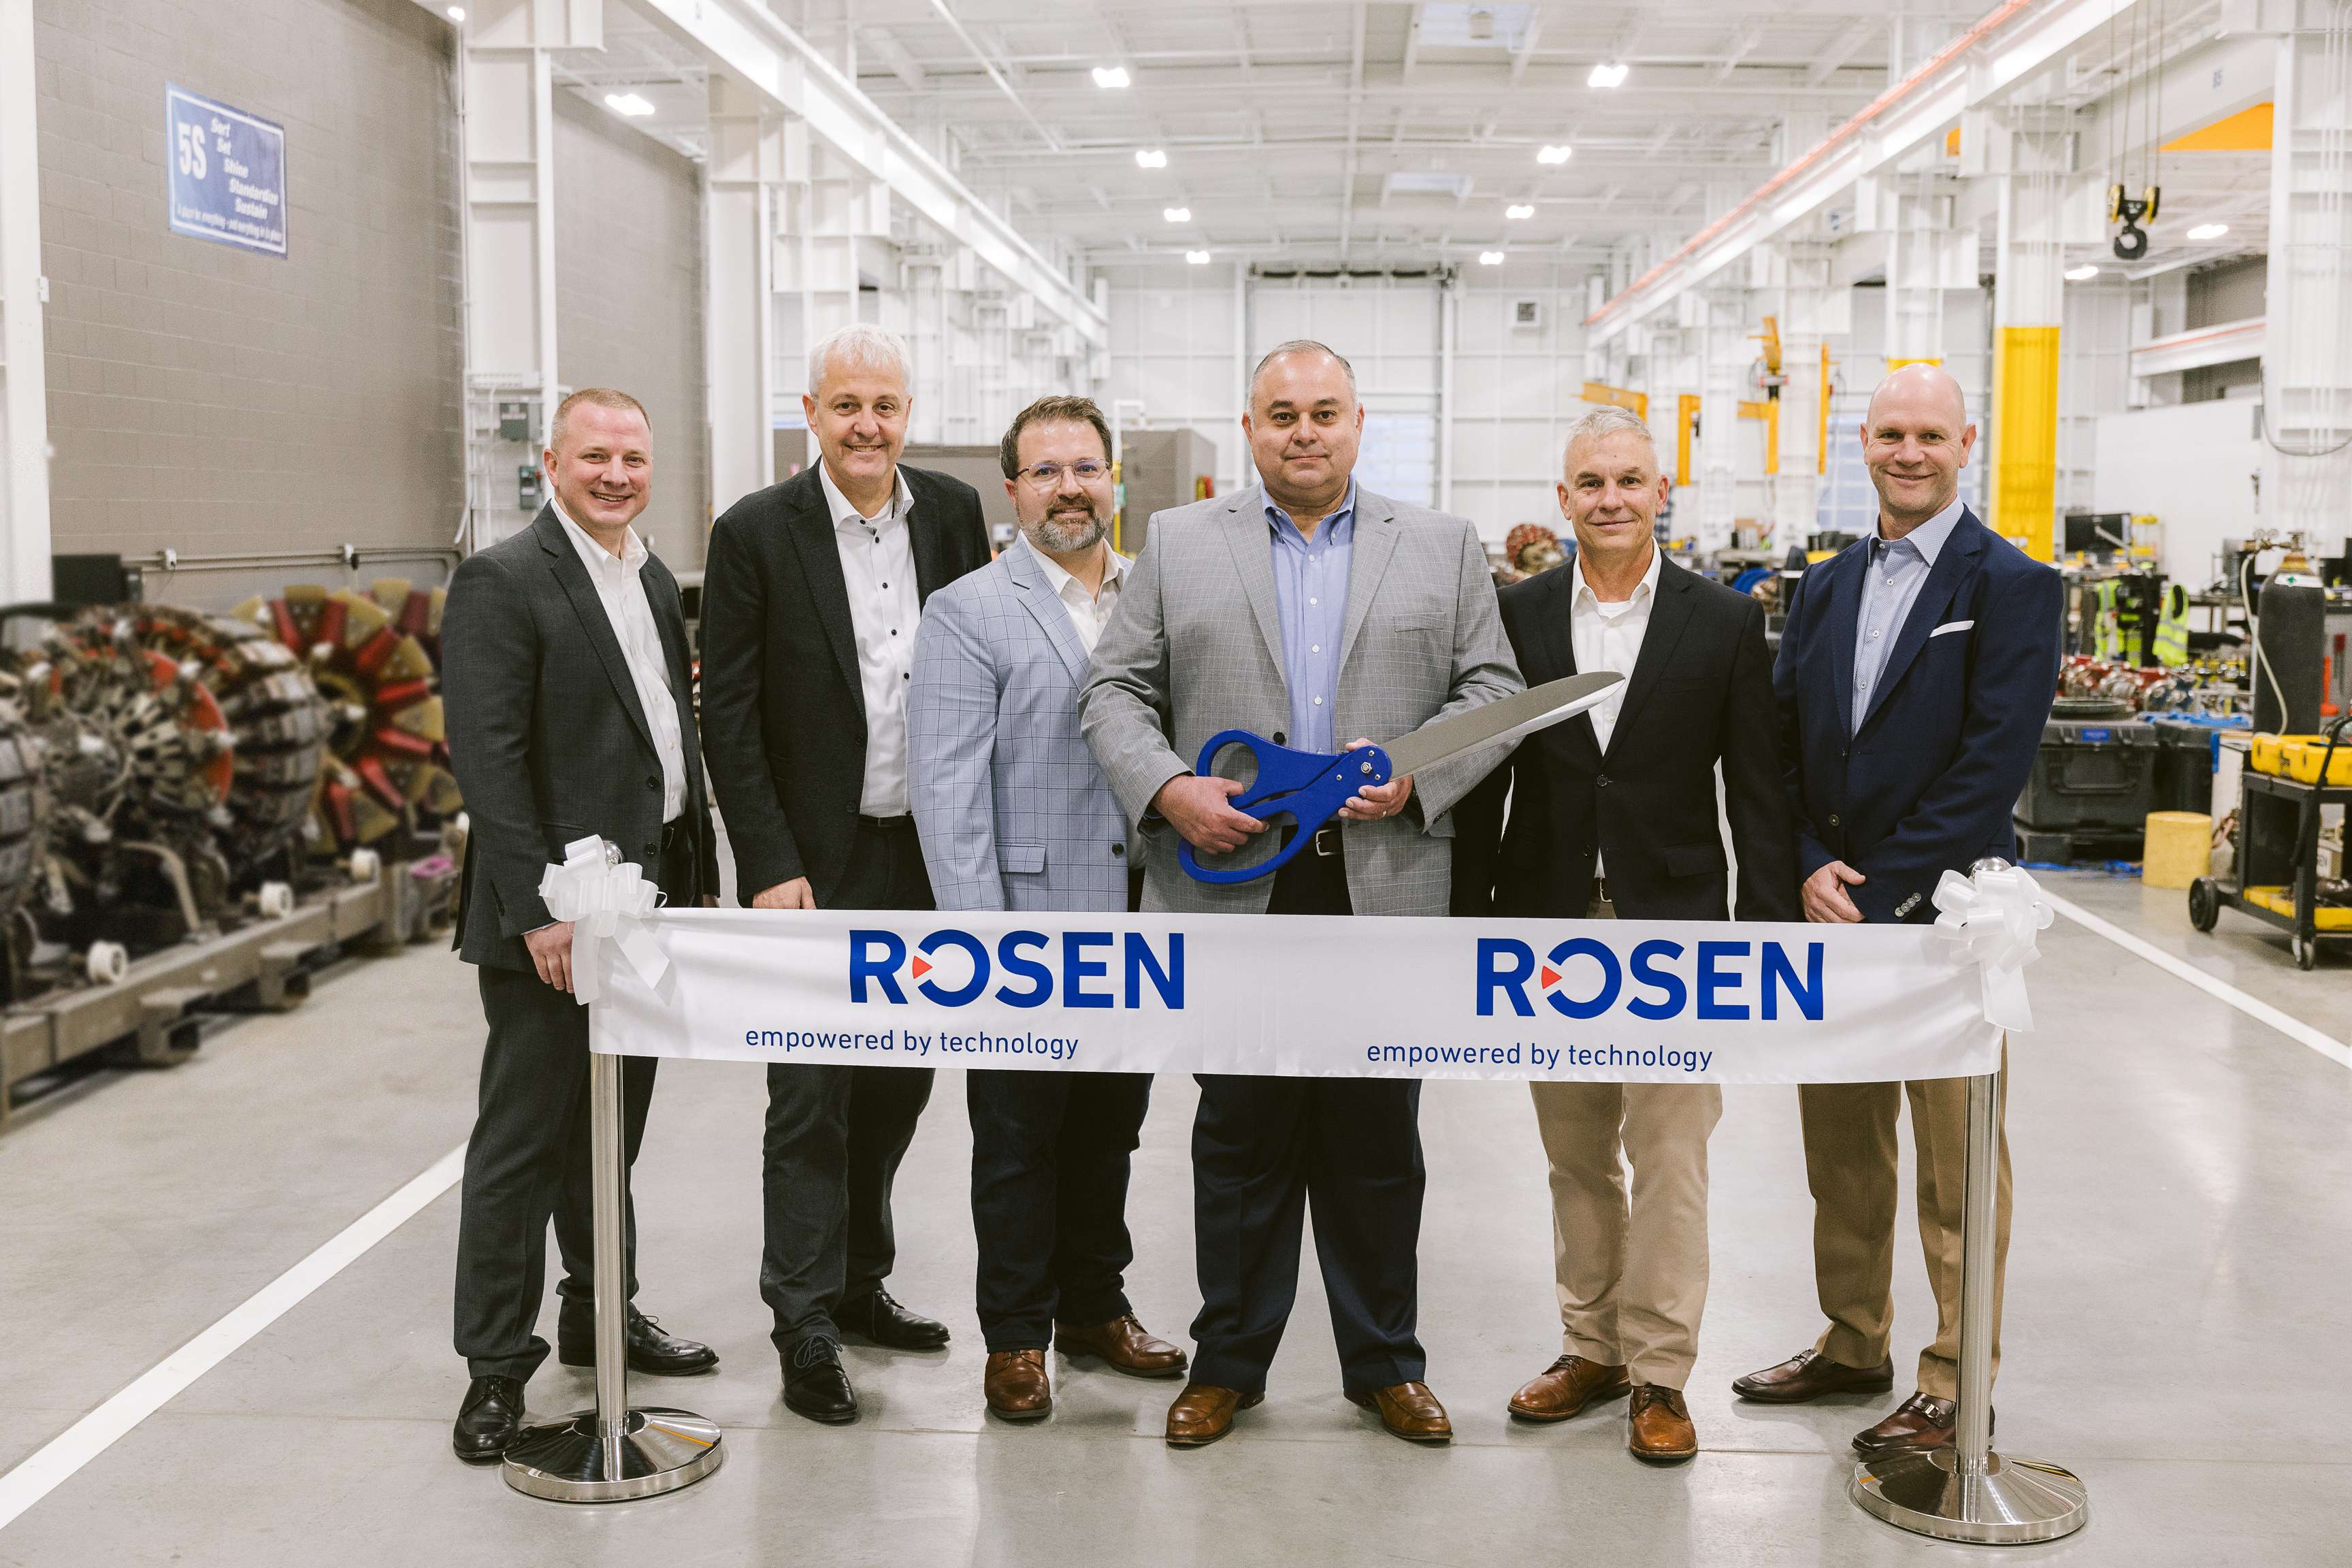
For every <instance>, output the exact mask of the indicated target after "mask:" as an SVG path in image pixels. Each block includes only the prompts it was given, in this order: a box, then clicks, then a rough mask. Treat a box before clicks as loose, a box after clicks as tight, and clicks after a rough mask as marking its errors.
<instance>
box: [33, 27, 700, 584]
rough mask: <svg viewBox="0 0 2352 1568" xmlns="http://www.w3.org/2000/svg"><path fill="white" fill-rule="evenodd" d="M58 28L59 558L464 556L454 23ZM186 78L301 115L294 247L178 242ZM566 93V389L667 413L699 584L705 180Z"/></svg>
mask: <svg viewBox="0 0 2352 1568" xmlns="http://www.w3.org/2000/svg"><path fill="white" fill-rule="evenodd" d="M34 12H35V42H34V47H35V51H36V59H35V77H36V82H37V92H38V95H39V102H38V104H37V112H38V116H39V136H40V164H41V242H42V246H41V248H42V267H43V268H44V270H45V271H46V272H47V275H48V279H49V304H48V309H47V315H46V322H45V324H46V328H47V348H48V354H47V368H48V380H49V397H48V408H49V434H50V441H51V444H52V445H53V446H54V447H56V449H57V456H56V459H55V462H54V464H53V466H52V468H51V473H50V481H51V495H52V506H51V528H52V531H53V533H54V535H55V538H56V548H57V549H58V551H60V552H90V551H111V552H121V553H122V554H125V555H131V556H138V555H146V554H151V553H152V552H155V551H157V550H160V549H163V548H166V547H168V548H172V549H175V550H178V551H180V552H182V553H183V554H192V555H194V554H219V553H233V552H249V551H275V550H307V549H326V548H331V547H333V546H335V545H339V544H343V543H347V542H348V543H359V544H367V545H396V546H417V547H429V546H435V545H446V544H447V543H448V542H450V541H451V540H452V539H453V538H454V537H455V535H456V534H457V524H458V521H459V518H460V516H461V513H462V510H463V508H464V505H465V476H464V461H465V458H464V451H463V447H462V438H461V437H462V432H461V429H460V426H461V422H462V420H463V418H464V397H463V381H464V374H465V349H464V341H463V332H462V326H461V315H460V312H461V309H462V295H461V285H460V271H461V269H460V267H459V244H460V240H459V216H458V205H457V204H458V193H459V155H458V146H457V118H456V109H455V104H454V103H453V101H452V99H451V89H450V65H451V55H452V51H453V49H454V47H455V37H454V35H453V34H452V33H451V31H450V29H449V28H448V27H446V26H445V25H444V24H443V23H442V22H441V21H440V20H439V19H438V18H437V17H436V16H433V15H432V14H431V13H429V12H427V11H425V9H423V8H422V7H420V6H418V5H414V4H412V3H411V0H34ZM166 82H176V83H177V84H179V85H180V86H182V87H184V88H186V89H190V90H191V91H194V92H199V93H202V94H204V95H205V96H207V97H210V98H214V99H217V100H221V101H223V102H226V103H228V104H232V105H234V106H235V107H236V108H238V109H242V110H247V112H250V113H253V114H257V115H259V116H261V117H262V118H264V119H267V120H274V121H278V123H280V124H282V125H284V126H285V127H286V139H287V153H286V156H287V186H288V189H287V207H288V215H289V216H288V249H289V257H288V258H286V259H283V260H280V259H278V258H273V257H268V256H260V255H254V254H250V253H247V252H245V251H240V250H236V249H234V248H231V247H226V246H220V245H215V244H212V243H210V242H209V241H205V240H201V239H192V238H188V237H184V236H180V235H174V234H173V233H171V232H170V230H169V228H168V227H167V226H166V224H165V221H164V217H165V215H164V179H165V167H164V160H165V157H166V156H167V153H168V148H167V145H166V142H165V137H164V130H163V88H164V84H165V83H166ZM556 102H557V113H556V181H555V185H556V203H555V205H556V238H557V246H558V258H559V259H558V266H557V317H558V323H559V324H558V329H557V330H558V334H559V348H558V361H559V374H561V376H562V379H563V380H564V381H565V382H566V383H568V384H572V385H574V386H580V385H588V384H608V385H617V386H621V387H625V388H626V389H627V390H629V391H630V392H631V393H633V394H634V395H636V396H637V397H638V398H640V399H641V400H642V401H643V402H644V403H645V404H646V406H647V409H648V410H649V411H650V412H651V414H652V415H653V418H654V428H655V433H656V459H655V460H656V488H655V500H654V504H653V506H652V508H651V509H649V510H648V512H647V515H646V524H645V527H646V535H647V537H648V539H649V540H651V541H652V542H654V546H655V548H656V550H658V551H659V552H661V554H662V555H663V557H664V559H666V560H667V561H668V562H669V563H671V564H672V566H674V567H675V568H677V569H678V570H680V571H688V570H693V569H697V568H698V567H699V566H700V565H701V563H702V555H703V538H704V534H705V532H706V531H707V526H708V521H709V499H708V492H709V479H708V474H707V471H706V470H707V466H708V465H707V462H706V459H705V457H704V451H705V445H706V443H705V439H704V420H703V370H702V281H701V249H702V240H701V216H700V213H701V209H700V195H699V189H700V187H699V183H698V182H699V174H698V170H697V169H696V167H695V166H694V164H693V163H691V162H689V161H688V160H687V159H685V158H682V157H680V156H678V155H677V154H676V153H672V152H670V151H669V150H668V149H667V148H665V147H663V146H661V145H660V144H659V143H657V142H653V141H652V140H650V139H649V138H647V137H645V136H642V135H640V134H638V133H636V132H634V131H632V130H630V129H628V128H627V127H626V126H625V125H623V124H622V123H621V122H620V121H617V120H615V119H614V118H613V116H611V115H610V114H608V113H606V112H604V110H602V109H601V108H596V107H592V106H590V105H588V104H585V103H583V102H582V101H580V100H578V99H577V98H575V97H573V96H572V94H570V93H569V92H566V91H564V90H563V89H561V88H559V89H557V92H556ZM377 570H378V571H381V572H403V571H411V570H412V569H409V568H403V567H399V566H386V567H383V568H379V569H377ZM414 574H427V575H429V569H428V568H417V569H414ZM270 575H271V574H269V573H268V572H264V573H262V574H260V575H259V576H258V577H256V576H255V575H254V574H246V573H239V574H232V575H229V576H215V575H208V574H196V573H188V574H183V575H182V576H181V577H180V578H178V579H177V580H175V581H173V582H170V583H168V584H166V583H164V582H163V581H161V580H155V581H151V584H150V595H151V596H152V597H158V598H169V599H173V600H177V601H181V602H185V603H192V604H213V603H215V601H217V602H218V603H219V604H222V605H226V603H228V602H230V601H231V600H233V599H234V598H236V597H237V596H240V595H243V594H245V593H247V592H251V591H254V589H256V588H257V587H265V586H268V583H267V582H266V581H265V579H268V578H269V577H270ZM322 575H325V576H327V577H330V578H332V577H333V574H331V573H327V574H322V573H321V572H320V571H319V570H317V569H299V570H288V571H286V572H283V573H281V574H278V576H279V577H281V578H282V579H283V580H286V581H300V580H311V581H317V580H319V579H320V577H321V576H322ZM362 575H366V574H365V573H363V574H362Z"/></svg>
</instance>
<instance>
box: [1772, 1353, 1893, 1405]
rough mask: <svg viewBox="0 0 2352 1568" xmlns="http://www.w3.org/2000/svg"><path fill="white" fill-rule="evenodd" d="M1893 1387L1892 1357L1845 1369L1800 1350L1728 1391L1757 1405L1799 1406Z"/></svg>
mask: <svg viewBox="0 0 2352 1568" xmlns="http://www.w3.org/2000/svg"><path fill="white" fill-rule="evenodd" d="M1894 1386H1895V1360H1894V1358H1893V1357H1892V1356H1890V1357H1888V1358H1887V1359H1886V1360H1885V1361H1883V1362H1880V1363H1878V1364H1877V1365H1876V1366H1848V1365H1846V1364H1845V1363H1843V1362H1835V1361H1832V1360H1830V1358H1829V1357H1827V1356H1825V1355H1823V1354H1822V1352H1819V1351H1799V1352H1797V1353H1796V1354H1795V1355H1792V1356H1790V1358H1789V1359H1788V1360H1787V1361H1784V1362H1782V1363H1780V1365H1778V1366H1768V1367H1766V1368H1765V1369H1764V1370H1763V1371H1762V1372H1751V1373H1748V1375H1747V1376H1746V1377H1736V1378H1734V1379H1732V1380H1731V1392H1732V1393H1734V1394H1738V1395H1739V1397H1740V1398H1742V1399H1748V1400H1753V1401H1755V1402H1756V1403H1757V1404H1759V1405H1802V1404H1804V1403H1805V1402H1806V1401H1807V1400H1809V1399H1819V1398H1820V1397H1821V1396H1822V1395H1823V1394H1884V1393H1885V1392H1886V1391H1887V1390H1888V1389H1890V1388H1892V1387H1894Z"/></svg>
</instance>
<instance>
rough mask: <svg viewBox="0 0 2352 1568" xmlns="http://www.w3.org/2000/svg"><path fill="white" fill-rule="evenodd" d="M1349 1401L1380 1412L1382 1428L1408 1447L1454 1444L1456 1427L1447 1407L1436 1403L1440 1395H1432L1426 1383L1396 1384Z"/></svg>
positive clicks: (1353, 1396) (1354, 1397)
mask: <svg viewBox="0 0 2352 1568" xmlns="http://www.w3.org/2000/svg"><path fill="white" fill-rule="evenodd" d="M1348 1399H1349V1403H1350V1404H1354V1405H1362V1406H1363V1407H1364V1408H1365V1409H1367V1410H1376V1411H1378V1412H1380V1417H1381V1426H1385V1427H1387V1428H1388V1429H1389V1432H1390V1433H1391V1435H1392V1436H1398V1437H1402V1438H1403V1439H1404V1440H1405V1441H1406V1442H1408V1443H1451V1442H1452V1441H1454V1423H1453V1422H1451V1421H1449V1420H1447V1419H1446V1418H1445V1406H1444V1405H1440V1404H1439V1403H1437V1395H1435V1394H1432V1393H1430V1392H1429V1384H1425V1383H1400V1384H1392V1385H1391V1386H1390V1387H1387V1388H1376V1389H1374V1390H1372V1392H1370V1394H1349V1395H1348Z"/></svg>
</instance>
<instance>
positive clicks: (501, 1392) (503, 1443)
mask: <svg viewBox="0 0 2352 1568" xmlns="http://www.w3.org/2000/svg"><path fill="white" fill-rule="evenodd" d="M521 1435H522V1382H521V1380H520V1378H512V1377H478V1378H476V1379H474V1381H473V1382H471V1383H469V1384H467V1385H466V1402H465V1403H464V1404H463V1405H458V1406H457V1426H456V1428H455V1429H454V1430H452V1431H451V1432H450V1434H449V1447H451V1448H452V1449H454V1450H456V1452H457V1457H458V1458H461V1459H463V1460H465V1461H466V1463H467V1464H469V1465H495V1464H497V1463H498V1462H499V1460H500V1459H503V1458H506V1457H507V1450H508V1449H509V1448H511V1447H514V1442H515V1439H516V1438H517V1437H519V1436H521Z"/></svg>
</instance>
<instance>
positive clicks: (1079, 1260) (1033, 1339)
mask: <svg viewBox="0 0 2352 1568" xmlns="http://www.w3.org/2000/svg"><path fill="white" fill-rule="evenodd" d="M998 455H999V457H1000V458H1001V460H1002V463H1003V468H1004V488H1005V489H1006V491H1007V492H1009V493H1010V494H1011V496H1012V498H1013V510H1014V511H1015V512H1016V513H1017V514H1018V515H1019V517H1020V520H1021V538H1020V540H1019V542H1016V543H1014V544H1013V547H1012V548H1011V549H1009V550H1007V551H1005V552H1004V553H1003V554H1002V555H1000V556H998V557H997V558H996V559H995V560H994V561H993V562H992V563H990V564H988V565H987V566H984V567H982V569H981V570H979V571H977V572H974V573H972V574H971V575H969V576H966V577H961V578H959V579H957V580H956V581H955V582H953V583H950V584H948V585H947V586H946V587H944V588H941V589H940V591H939V592H938V593H936V594H933V595H931V598H930V603H929V605H926V606H924V610H923V619H922V625H921V626H920V628H919V630H918V631H917V632H916V634H915V668H914V677H915V679H914V683H913V685H912V686H911V687H910V688H909V689H908V700H907V732H908V774H909V779H910V782H911V784H912V786H913V800H914V814H915V826H916V829H917V832H918V836H919V837H920V839H921V841H922V846H923V861H924V864H925V866H926V867H927V868H929V872H930V878H931V890H932V892H933V894H934V895H935V896H936V897H937V899H938V900H939V907H940V909H942V910H1128V909H1130V908H1132V907H1133V906H1132V904H1131V903H1130V902H1129V869H1130V866H1131V860H1130V858H1129V855H1128V842H1127V840H1128V833H1127V822H1126V819H1125V818H1124V817H1123V816H1121V815H1120V812H1119V808H1118V799H1117V797H1115V796H1114V795H1112V794H1111V792H1110V785H1109V784H1108V782H1107V781H1106V780H1105V779H1104V778H1103V775H1102V770H1101V769H1100V768H1098V767H1097V766H1096V765H1095V760H1094V758H1093V757H1092V756H1091V755H1090V754H1089V753H1088V752H1087V743H1086V741H1085V739H1084V738H1083V737H1082V736H1080V734H1079V733H1078V688H1079V687H1080V685H1081V684H1083V683H1084V681H1085V679H1086V674H1087V655H1088V654H1089V653H1090V652H1092V651H1093V649H1094V646H1095V643H1096V641H1097V639H1098V638H1099V637H1101V635H1102V628H1103V625H1104V623H1105V622H1107V621H1108V619H1109V618H1110V614H1111V611H1112V609H1113V608H1114V607H1115V606H1116V605H1118V595H1119V588H1120V584H1121V581H1122V579H1123V578H1124V576H1125V574H1126V572H1127V569H1128V567H1129V565H1131V564H1132V563H1130V562H1129V561H1128V560H1127V558H1126V557H1124V556H1122V555H1120V554H1119V553H1118V552H1116V551H1114V550H1112V549H1111V547H1110V543H1109V541H1108V538H1107V537H1106V535H1107V533H1108V531H1109V527H1110V520H1111V513H1112V511H1113V510H1114V502H1113V500H1112V499H1111V496H1112V487H1111V465H1110V426H1109V425H1108V423H1106V422H1105V421H1104V419H1103V416H1102V410H1101V409H1099V408H1097V407H1096V406H1095V405H1094V403H1093V402H1092V401H1091V400H1089V399H1087V398H1084V397H1046V398H1041V399H1039V400H1038V401H1037V402H1035V403H1033V404H1031V405H1029V406H1028V407H1026V408H1024V409H1023V410H1022V411H1021V412H1020V414H1018V415H1017V416H1014V418H1013V426H1012V428H1011V429H1009V430H1007V431H1006V432H1005V433H1004V440H1003V445H1002V447H1000V449H999V454H998ZM1026 1067H1027V1064H1026V1063H1024V1062H1023V1061H1021V1060H1019V1059H1018V1058H1012V1059H1009V1060H1007V1061H1005V1063H1004V1064H1003V1067H1002V1068H973V1069H972V1070H971V1072H970V1073H968V1074H967V1075H965V1079H964V1085H965V1091H966V1098H967V1100H968V1101H969V1103H970V1107H971V1217H972V1228H973V1230H974V1231H975V1232H976V1233H977V1235H978V1237H979V1241H980V1279H979V1291H978V1294H979V1306H980V1327H981V1331H982V1335H983V1336H984V1337H985V1338H986V1339H987V1342H988V1363H987V1366H986V1369H985V1371H984V1372H983V1373H982V1393H983V1394H984V1395H985V1396H986V1398H987V1401H988V1408H989V1409H990V1410H991V1411H992V1412H993V1413H994V1414H995V1415H998V1416H999V1417H1000V1418H1002V1419H1004V1420H1008V1421H1024V1420H1034V1419H1035V1418H1037V1417H1039V1416H1042V1415H1046V1414H1048V1413H1049V1412H1050V1411H1051V1410H1052V1409H1053V1405H1054V1396H1053V1382H1052V1379H1051V1377H1050V1376H1049V1375H1048V1374H1047V1373H1046V1370H1045V1347H1046V1345H1047V1344H1048V1343H1049V1342H1051V1343H1054V1344H1057V1345H1059V1346H1060V1347H1061V1351H1062V1353H1063V1355H1064V1356H1066V1357H1069V1356H1091V1357H1097V1358H1099V1359H1100V1360H1101V1361H1103V1362H1104V1363H1106V1364H1108V1366H1110V1367H1111V1368H1112V1369H1113V1370H1115V1371H1118V1372H1123V1373H1129V1374H1130V1375H1132V1376H1137V1377H1177V1376H1181V1375H1182V1373H1183V1371H1184V1352H1182V1351H1180V1350H1178V1349H1177V1348H1176V1347H1175V1346H1174V1345H1171V1344H1170V1343H1168V1342H1166V1341H1164V1340H1160V1339H1156V1338H1154V1337H1153V1336H1152V1335H1150V1333H1147V1332H1146V1331H1144V1328H1143V1325H1142V1324H1140V1323H1139V1322H1138V1321H1136V1319H1135V1313H1134V1311H1133V1310H1131V1309H1130V1308H1129V1304H1128V1300H1127V1291H1126V1289H1125V1281H1124V1279H1123V1278H1122V1277H1123V1275H1124V1274H1125V1272H1126V1269H1127V1266H1128V1265H1129V1263H1130V1262H1132V1261H1134V1258H1135V1246H1134V1243H1133V1241H1132V1240H1131V1239H1130V1238H1129V1235H1128V1230H1127V1177H1128V1156H1129V1155H1130V1154H1132V1153H1133V1152H1135V1146H1136V1143H1137V1142H1138V1141H1139V1135H1140V1132H1141V1130H1142V1127H1143V1113H1144V1110H1145V1109H1146V1108H1147V1107H1148V1106H1149V1105H1150V1100H1151V1075H1150V1074H1149V1073H1080V1072H1064V1071H1056V1070H1052V1069H1048V1070H1045V1071H1036V1070H1025V1071H1024V1070H1022V1069H1023V1068H1026Z"/></svg>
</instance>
